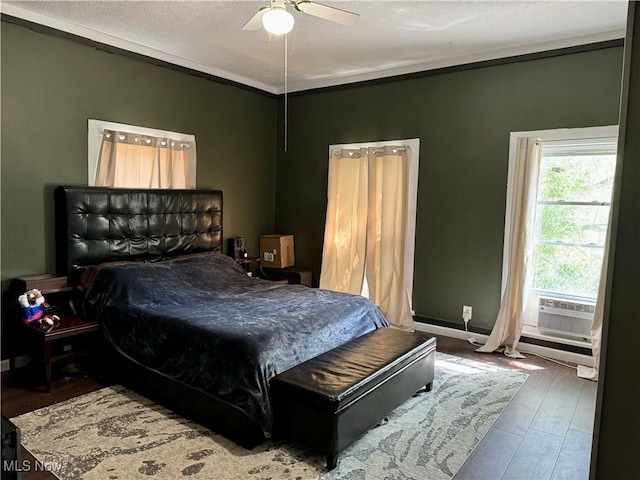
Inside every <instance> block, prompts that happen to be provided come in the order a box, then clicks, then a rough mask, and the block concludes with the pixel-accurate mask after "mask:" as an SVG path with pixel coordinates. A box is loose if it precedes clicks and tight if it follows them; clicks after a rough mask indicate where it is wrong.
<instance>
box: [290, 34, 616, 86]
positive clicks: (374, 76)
mask: <svg viewBox="0 0 640 480" xmlns="http://www.w3.org/2000/svg"><path fill="white" fill-rule="evenodd" d="M624 37H625V30H624V29H618V30H611V31H608V32H604V33H599V34H593V35H584V36H580V37H573V38H565V39H561V40H553V41H548V42H542V43H535V44H528V45H519V46H516V47H509V48H501V49H497V50H489V51H485V52H478V53H473V54H470V55H463V56H459V57H451V58H444V59H441V60H434V61H432V62H425V63H416V64H412V65H406V66H403V67H398V68H392V69H387V70H378V71H375V72H366V73H362V74H357V75H348V76H344V77H331V78H325V79H318V80H305V81H304V82H291V80H290V81H289V91H290V92H299V91H304V90H311V89H315V88H324V87H333V86H338V85H346V84H349V83H355V82H366V81H368V80H378V79H381V78H386V77H392V76H397V75H406V74H410V73H418V72H425V71H429V70H436V69H439V68H446V67H453V66H457V65H466V64H470V63H477V62H484V61H488V60H497V59H500V58H508V57H515V56H518V55H528V54H532V53H540V52H545V51H550V50H558V49H562V48H570V47H577V46H580V45H588V44H590V43H599V42H606V41H610V40H618V39H621V38H624ZM281 90H282V89H280V91H279V92H278V93H283V92H282V91H281Z"/></svg>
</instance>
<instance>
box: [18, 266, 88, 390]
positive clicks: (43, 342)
mask: <svg viewBox="0 0 640 480" xmlns="http://www.w3.org/2000/svg"><path fill="white" fill-rule="evenodd" d="M32 288H37V289H38V290H40V293H42V295H43V296H44V297H45V300H46V302H47V304H48V305H50V306H51V307H54V308H53V310H52V311H51V312H50V314H56V315H58V316H59V317H60V324H59V325H58V326H56V327H55V328H53V329H52V330H50V331H49V332H44V331H43V330H41V329H40V328H39V327H38V326H33V325H29V324H27V323H24V322H23V319H22V309H21V308H20V306H19V305H17V303H16V308H15V309H14V312H15V313H14V315H13V322H12V323H13V327H14V328H13V329H12V331H13V332H14V335H16V337H14V338H16V339H19V340H18V341H17V342H16V343H20V344H21V345H20V346H21V347H23V348H26V349H27V350H28V352H29V353H31V354H32V355H34V356H35V357H37V358H39V359H40V360H41V361H42V363H43V366H44V378H45V383H44V388H45V391H46V392H49V391H51V366H52V364H54V363H56V362H62V361H65V360H71V359H75V358H80V357H83V356H87V355H90V354H91V353H92V348H91V347H92V344H93V340H94V337H95V334H96V333H97V332H98V324H97V323H95V322H89V321H87V320H85V319H83V318H81V317H80V316H78V314H77V313H76V309H75V306H74V296H75V295H76V294H77V292H76V291H75V289H74V288H72V287H69V286H68V285H67V279H66V277H59V276H55V275H37V276H30V277H19V278H15V279H13V280H12V282H11V285H10V287H9V290H10V292H11V296H12V298H13V300H14V302H17V298H18V296H19V295H21V294H23V293H24V292H25V291H27V290H30V289H32ZM47 313H49V312H47ZM62 340H65V342H64V343H65V344H63V342H61V341H62ZM17 353H18V352H17V351H12V352H11V356H10V358H9V362H10V368H11V374H12V375H14V374H15V358H16V355H17Z"/></svg>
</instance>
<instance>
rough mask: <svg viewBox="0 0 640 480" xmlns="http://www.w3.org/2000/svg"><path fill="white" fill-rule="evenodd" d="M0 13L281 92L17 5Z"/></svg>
mask: <svg viewBox="0 0 640 480" xmlns="http://www.w3.org/2000/svg"><path fill="white" fill-rule="evenodd" d="M0 12H2V13H3V14H6V15H11V16H12V17H17V18H21V19H22V20H27V21H29V22H33V23H37V24H39V25H44V26H45V27H50V28H54V29H56V30H61V31H63V32H66V33H71V34H73V35H77V36H79V37H83V38H87V39H89V40H93V41H95V42H99V43H104V44H106V45H110V46H112V47H116V48H120V49H122V50H127V51H130V52H133V53H139V54H140V55H145V56H147V57H151V58H155V59H157V60H162V61H164V62H168V63H172V64H174V65H178V66H180V67H185V68H190V69H192V70H196V71H198V72H202V73H206V74H209V75H214V76H216V77H220V78H224V79H226V80H231V81H232V82H236V83H241V84H243V85H247V86H249V87H253V88H257V89H258V90H263V91H265V92H268V93H272V94H274V95H277V94H279V93H281V92H279V91H278V89H276V88H274V87H272V86H270V85H267V84H265V83H261V82H258V81H256V80H253V79H251V78H246V77H242V76H239V75H234V74H233V73H230V72H227V71H224V70H219V69H216V68H213V67H210V66H208V65H205V64H203V63H201V62H198V61H196V60H192V59H189V58H185V57H181V56H178V55H174V54H172V53H169V52H165V51H162V50H158V49H156V48H153V47H149V46H146V45H142V44H139V43H135V42H131V41H129V40H126V39H124V38H121V37H118V36H115V35H109V34H106V33H103V32H99V31H97V30H93V29H91V28H87V27H83V26H80V25H77V24H75V23H71V22H67V21H65V20H61V19H59V18H54V17H49V16H47V15H42V14H40V13H37V12H33V11H31V10H27V9H24V8H21V7H18V6H16V5H12V4H6V3H3V2H0Z"/></svg>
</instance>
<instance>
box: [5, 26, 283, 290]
mask: <svg viewBox="0 0 640 480" xmlns="http://www.w3.org/2000/svg"><path fill="white" fill-rule="evenodd" d="M1 35H2V37H1V39H2V50H1V61H2V77H1V80H2V84H1V87H2V132H1V133H2V150H1V154H2V171H1V176H2V185H1V186H2V195H1V200H2V280H6V279H8V278H11V277H15V276H18V275H24V274H37V273H45V272H53V271H54V268H55V258H54V253H55V250H54V237H53V229H54V223H53V204H52V200H53V188H54V187H55V186H56V185H59V184H75V185H86V183H87V119H89V118H93V119H99V120H107V121H112V122H120V123H127V124H133V125H140V126H145V127H152V128H159V129H163V130H171V131H177V132H183V133H190V134H194V135H195V136H196V142H197V149H198V166H197V186H198V187H199V188H205V187H210V188H218V189H221V190H223V192H224V228H225V231H224V233H225V237H229V236H235V235H243V236H245V237H246V238H247V241H248V246H249V251H251V252H257V250H258V239H259V236H260V234H262V233H270V232H272V231H273V222H274V197H275V192H274V189H275V129H276V126H275V115H276V108H277V101H276V100H275V98H272V97H270V96H268V95H263V94H261V93H255V92H252V91H250V90H248V89H243V88H238V87H237V86H232V85H225V84H222V83H216V82H214V81H212V80H209V79H205V78H202V77H198V76H194V75H190V74H188V73H182V72H178V71H175V70H171V69H169V68H166V67H161V66H155V65H151V64H149V63H146V62H143V61H140V60H137V59H132V58H126V57H124V56H121V55H116V54H112V53H107V52H105V51H101V50H98V49H96V48H94V47H92V46H87V45H83V44H81V43H78V42H75V41H71V40H66V39H63V38H60V37H58V36H52V35H48V34H44V33H36V32H34V31H31V30H29V29H27V28H25V27H22V26H18V25H14V24H10V23H7V22H2V30H1ZM4 284H5V286H6V282H4Z"/></svg>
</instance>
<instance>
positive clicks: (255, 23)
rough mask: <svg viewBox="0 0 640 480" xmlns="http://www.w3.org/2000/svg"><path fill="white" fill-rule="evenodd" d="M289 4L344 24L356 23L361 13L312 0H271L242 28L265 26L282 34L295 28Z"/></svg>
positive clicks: (270, 31)
mask: <svg viewBox="0 0 640 480" xmlns="http://www.w3.org/2000/svg"><path fill="white" fill-rule="evenodd" d="M287 4H289V5H293V8H295V9H296V10H297V11H299V12H302V13H307V14H309V15H313V16H314V17H318V18H323V19H325V20H329V21H330V22H335V23H340V24H342V25H347V26H348V25H353V24H355V23H356V22H357V21H358V19H359V18H360V15H358V14H357V13H352V12H348V11H346V10H342V9H340V8H336V7H329V6H328V5H323V4H321V3H316V2H313V1H311V0H298V1H296V0H271V5H269V6H268V7H262V8H261V9H260V10H258V12H257V13H256V14H255V15H254V16H253V17H251V19H250V20H249V21H248V22H247V23H245V24H244V25H243V27H242V30H258V29H259V28H260V27H264V29H265V30H267V31H268V32H269V33H273V34H274V35H282V34H283V33H289V32H290V31H291V29H292V28H293V15H291V14H290V13H289V12H287Z"/></svg>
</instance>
